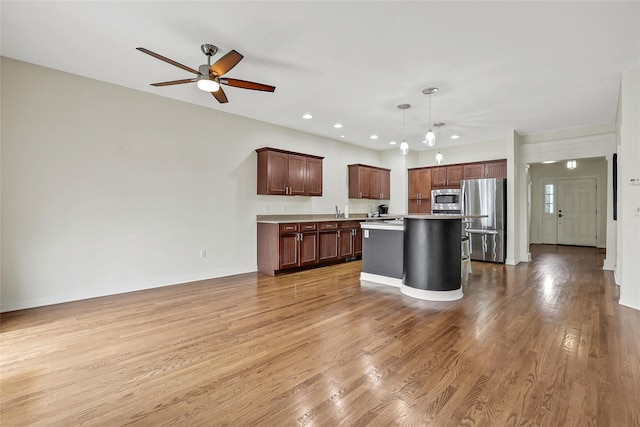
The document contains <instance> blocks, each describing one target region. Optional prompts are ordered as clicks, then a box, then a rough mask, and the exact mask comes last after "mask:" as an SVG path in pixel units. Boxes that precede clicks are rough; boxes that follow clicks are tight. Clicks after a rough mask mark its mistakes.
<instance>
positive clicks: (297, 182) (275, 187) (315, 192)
mask: <svg viewBox="0 0 640 427" xmlns="http://www.w3.org/2000/svg"><path fill="white" fill-rule="evenodd" d="M256 152H257V153H258V174H257V176H258V182H257V193H258V194H268V195H278V196H322V159H323V158H324V157H320V156H312V155H309V154H301V153H294V152H291V151H286V150H279V149H277V148H269V147H265V148H260V149H257V150H256Z"/></svg>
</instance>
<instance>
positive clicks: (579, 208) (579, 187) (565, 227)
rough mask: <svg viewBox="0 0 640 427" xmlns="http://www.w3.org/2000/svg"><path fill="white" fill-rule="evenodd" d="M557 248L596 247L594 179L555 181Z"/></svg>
mask: <svg viewBox="0 0 640 427" xmlns="http://www.w3.org/2000/svg"><path fill="white" fill-rule="evenodd" d="M557 200H558V244H560V245H578V246H596V220H597V212H596V179H595V178H581V179H559V180H558V199H557Z"/></svg>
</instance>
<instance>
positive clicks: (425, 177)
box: [419, 169, 431, 200]
mask: <svg viewBox="0 0 640 427" xmlns="http://www.w3.org/2000/svg"><path fill="white" fill-rule="evenodd" d="M419 175H420V199H421V200H425V199H426V200H430V199H431V171H430V170H429V169H420V173H419Z"/></svg>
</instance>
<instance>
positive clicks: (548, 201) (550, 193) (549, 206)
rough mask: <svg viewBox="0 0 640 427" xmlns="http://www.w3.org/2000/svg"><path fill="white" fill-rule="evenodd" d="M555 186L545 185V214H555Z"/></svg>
mask: <svg viewBox="0 0 640 427" xmlns="http://www.w3.org/2000/svg"><path fill="white" fill-rule="evenodd" d="M554 192H555V185H554V184H545V186H544V213H546V214H552V213H554V212H555V206H554V204H555V194H554Z"/></svg>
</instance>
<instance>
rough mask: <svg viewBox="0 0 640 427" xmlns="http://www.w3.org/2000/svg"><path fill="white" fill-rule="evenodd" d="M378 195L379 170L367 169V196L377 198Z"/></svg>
mask: <svg viewBox="0 0 640 427" xmlns="http://www.w3.org/2000/svg"><path fill="white" fill-rule="evenodd" d="M380 196H381V194H380V171H379V170H377V169H369V198H370V199H379V198H380Z"/></svg>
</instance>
